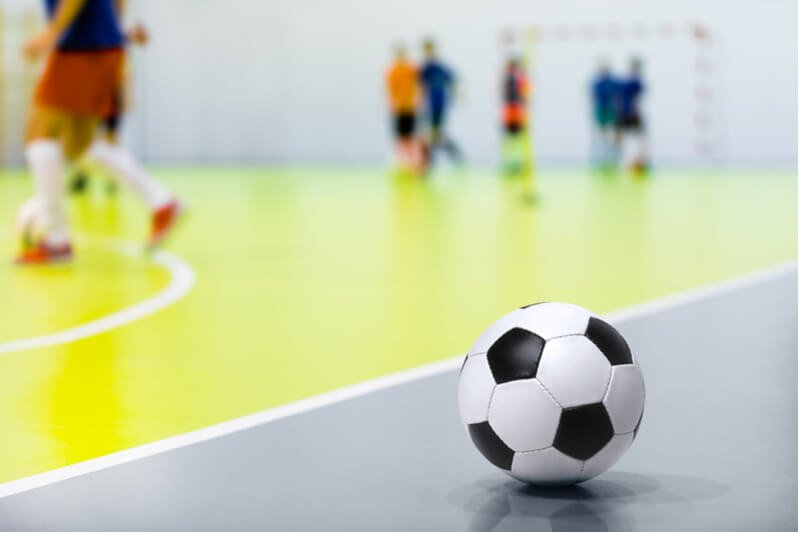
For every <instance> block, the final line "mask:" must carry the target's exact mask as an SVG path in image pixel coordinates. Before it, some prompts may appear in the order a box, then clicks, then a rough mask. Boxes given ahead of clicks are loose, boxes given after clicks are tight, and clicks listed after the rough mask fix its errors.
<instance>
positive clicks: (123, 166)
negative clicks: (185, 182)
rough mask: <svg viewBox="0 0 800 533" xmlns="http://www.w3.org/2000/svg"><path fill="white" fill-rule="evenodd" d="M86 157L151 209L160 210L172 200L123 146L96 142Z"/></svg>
mask: <svg viewBox="0 0 800 533" xmlns="http://www.w3.org/2000/svg"><path fill="white" fill-rule="evenodd" d="M86 157H87V158H88V159H89V160H90V161H91V162H92V163H94V164H95V165H97V166H99V167H100V168H102V169H103V170H104V171H105V172H107V173H109V174H110V175H111V176H113V177H114V178H116V179H117V180H119V181H121V182H122V183H124V184H125V185H127V186H128V187H130V188H131V189H133V190H134V191H135V192H136V193H137V194H138V195H139V196H141V197H142V199H143V200H144V201H145V203H147V205H148V206H149V207H150V209H158V208H159V207H162V206H163V205H165V204H167V203H168V202H169V201H170V200H171V199H172V194H171V193H170V192H169V190H167V189H166V188H165V187H164V186H163V185H161V184H160V183H159V182H158V181H156V179H155V178H154V177H153V176H151V175H150V174H149V173H148V172H147V171H146V170H145V169H143V168H142V166H141V165H140V164H139V163H138V162H137V161H136V160H135V159H134V158H133V156H131V154H130V153H129V152H128V151H127V150H125V148H123V147H122V146H119V145H116V144H112V143H110V142H108V141H105V140H96V141H94V142H93V143H92V145H91V146H90V147H89V150H88V151H87V153H86Z"/></svg>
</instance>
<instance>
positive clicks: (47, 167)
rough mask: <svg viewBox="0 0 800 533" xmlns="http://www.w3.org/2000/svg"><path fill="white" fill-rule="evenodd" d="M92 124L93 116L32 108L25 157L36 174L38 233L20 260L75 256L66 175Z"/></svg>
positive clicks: (20, 256) (29, 260)
mask: <svg viewBox="0 0 800 533" xmlns="http://www.w3.org/2000/svg"><path fill="white" fill-rule="evenodd" d="M93 127H94V123H93V122H92V119H90V118H77V117H73V116H71V115H69V114H67V113H64V112H62V111H57V110H54V109H50V108H46V107H42V106H34V107H33V108H32V110H31V113H30V115H29V118H28V127H27V131H26V144H25V158H26V160H27V163H28V168H29V170H30V172H31V174H32V176H33V183H34V191H35V195H36V198H37V203H36V205H37V207H38V213H37V216H36V219H37V226H38V228H37V232H38V233H39V235H37V237H36V238H35V239H33V240H32V242H30V243H28V244H29V245H30V246H27V247H25V249H23V251H22V253H21V254H20V255H19V257H18V258H17V260H18V262H20V263H41V262H50V261H61V260H68V259H70V258H71V257H72V247H71V244H70V236H69V224H68V220H67V206H66V197H65V195H64V174H65V170H66V166H67V161H68V159H69V158H71V157H74V156H76V155H79V154H80V152H81V151H82V150H84V149H85V148H86V144H88V139H90V138H91V130H92V128H93ZM87 133H88V136H87Z"/></svg>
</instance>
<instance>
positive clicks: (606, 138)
mask: <svg viewBox="0 0 800 533" xmlns="http://www.w3.org/2000/svg"><path fill="white" fill-rule="evenodd" d="M618 89H619V83H618V82H617V80H615V79H614V77H613V76H612V74H611V69H610V68H609V67H608V65H607V64H606V63H601V65H600V68H599V69H598V71H597V74H596V75H595V77H594V79H593V80H592V83H591V99H592V121H593V124H594V128H593V132H592V159H593V161H594V163H595V164H596V165H597V166H599V167H601V168H609V167H610V166H611V165H612V164H614V163H615V162H616V150H615V146H616V144H615V141H614V132H615V127H616V122H617V92H618Z"/></svg>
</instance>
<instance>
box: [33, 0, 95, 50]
mask: <svg viewBox="0 0 800 533" xmlns="http://www.w3.org/2000/svg"><path fill="white" fill-rule="evenodd" d="M85 3H86V0H61V1H60V2H59V3H58V8H57V9H56V12H55V14H54V15H53V18H52V19H51V20H50V22H48V23H47V26H45V27H44V29H43V30H41V31H40V32H39V33H37V34H36V35H34V36H33V37H31V38H30V39H28V40H27V41H26V42H25V45H24V46H23V48H22V53H23V54H24V55H25V57H27V58H28V59H29V60H31V61H33V60H35V59H37V58H38V57H40V56H42V55H44V54H46V53H47V52H49V51H50V49H52V48H53V47H54V46H55V45H56V43H57V42H58V39H59V38H60V37H61V34H62V33H64V31H65V30H66V29H67V28H69V26H70V25H71V24H72V21H73V20H75V17H77V16H78V13H80V11H81V9H82V8H83V5H84V4H85Z"/></svg>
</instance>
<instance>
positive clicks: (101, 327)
mask: <svg viewBox="0 0 800 533" xmlns="http://www.w3.org/2000/svg"><path fill="white" fill-rule="evenodd" d="M95 239H96V240H98V241H100V242H101V243H102V244H103V245H104V246H105V247H106V248H109V249H111V250H113V251H115V252H118V253H121V254H124V255H127V256H130V257H137V256H139V255H141V254H142V247H141V245H137V244H135V243H132V242H127V241H122V240H118V239H99V238H95ZM151 259H152V261H153V262H154V263H156V264H157V265H159V266H161V267H163V268H165V269H166V270H167V271H169V273H170V276H171V279H170V282H169V284H168V285H167V286H166V287H165V288H164V289H163V290H161V291H160V292H159V293H157V294H155V295H154V296H151V297H149V298H147V299H145V300H142V301H141V302H139V303H136V304H134V305H131V306H129V307H126V308H124V309H121V310H119V311H116V312H114V313H111V314H109V315H106V316H103V317H102V318H98V319H96V320H92V321H90V322H85V323H83V324H80V325H78V326H74V327H71V328H68V329H65V330H61V331H57V332H55V333H50V334H47V335H41V336H37V337H28V338H26V339H17V340H12V341H6V342H0V356H2V355H8V354H10V353H14V352H21V351H24V350H33V349H36V348H46V347H49V346H55V345H58V344H66V343H69V342H75V341H78V340H81V339H85V338H87V337H91V336H93V335H99V334H100V333H105V332H106V331H109V330H112V329H116V328H118V327H121V326H124V325H126V324H130V323H131V322H133V321H135V320H139V319H141V318H144V317H146V316H148V315H151V314H153V313H155V312H156V311H159V310H161V309H163V308H165V307H167V306H169V305H171V304H172V303H174V302H176V301H178V300H180V299H181V298H183V297H184V296H185V295H186V294H187V293H188V292H189V291H191V290H192V287H193V286H194V283H195V279H196V278H195V274H194V271H193V270H192V267H190V266H189V265H188V264H187V263H186V262H184V261H183V260H182V259H180V258H179V257H177V256H175V255H173V254H170V253H169V252H166V251H164V250H158V251H157V252H154V253H153V254H152V255H151Z"/></svg>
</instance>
